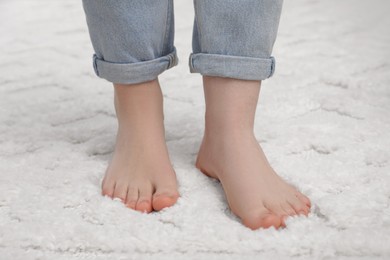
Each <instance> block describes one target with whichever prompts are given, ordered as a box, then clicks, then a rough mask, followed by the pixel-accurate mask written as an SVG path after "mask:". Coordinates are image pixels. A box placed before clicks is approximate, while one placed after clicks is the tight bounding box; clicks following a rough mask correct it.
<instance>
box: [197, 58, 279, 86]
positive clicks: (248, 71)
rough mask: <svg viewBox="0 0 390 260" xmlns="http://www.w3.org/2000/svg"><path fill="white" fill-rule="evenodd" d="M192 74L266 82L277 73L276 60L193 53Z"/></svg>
mask: <svg viewBox="0 0 390 260" xmlns="http://www.w3.org/2000/svg"><path fill="white" fill-rule="evenodd" d="M189 66H190V72H191V73H200V74H202V75H205V76H217V77H226V78H235V79H243V80H264V79H266V78H269V77H271V76H272V75H273V74H274V71H275V58H274V57H272V56H271V57H270V58H253V57H243V56H230V55H222V54H208V53H191V55H190V58H189Z"/></svg>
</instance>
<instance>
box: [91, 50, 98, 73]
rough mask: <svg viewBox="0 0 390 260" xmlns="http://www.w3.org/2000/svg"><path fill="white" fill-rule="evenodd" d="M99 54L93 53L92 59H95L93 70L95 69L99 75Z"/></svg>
mask: <svg viewBox="0 0 390 260" xmlns="http://www.w3.org/2000/svg"><path fill="white" fill-rule="evenodd" d="M97 59H98V57H97V55H96V54H93V55H92V60H93V70H94V71H95V73H96V75H97V76H99V70H98V67H97Z"/></svg>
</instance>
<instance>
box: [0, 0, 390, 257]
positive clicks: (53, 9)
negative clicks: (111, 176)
mask: <svg viewBox="0 0 390 260" xmlns="http://www.w3.org/2000/svg"><path fill="white" fill-rule="evenodd" d="M388 10H390V6H389V2H388V1H386V0H374V1H368V0H359V1H358V0H343V1H337V0H329V1H314V0H296V1H286V2H285V5H284V9H283V14H282V20H281V23H280V30H279V37H278V39H277V42H276V45H275V48H274V56H275V57H276V60H277V65H276V73H275V75H274V77H273V78H272V79H269V80H267V81H264V84H263V86H262V92H261V95H260V102H259V106H258V111H257V114H256V118H257V119H256V135H257V137H258V141H259V142H260V143H261V144H262V146H263V148H264V150H265V152H266V154H267V155H268V157H269V160H270V162H271V163H272V165H273V166H274V168H275V169H276V171H277V172H278V173H279V174H280V175H281V176H283V177H284V178H285V179H287V180H288V181H289V182H291V183H292V184H294V185H296V186H297V187H298V188H299V189H300V190H301V191H302V192H304V193H305V194H307V195H308V196H309V197H310V198H311V200H312V202H313V210H312V213H311V214H310V216H309V217H308V218H305V217H296V218H291V219H290V220H288V223H287V224H288V227H287V228H286V229H283V230H278V231H277V230H275V229H268V230H257V231H251V230H249V229H247V228H245V227H244V226H243V225H241V224H240V222H239V220H238V219H237V218H236V217H234V216H233V215H232V214H231V213H230V211H229V209H228V207H227V204H226V201H225V198H224V195H223V191H222V189H221V187H220V185H219V183H218V182H216V181H213V180H211V179H209V178H206V177H205V176H203V175H202V174H201V173H200V172H199V171H198V170H196V169H195V167H194V160H195V156H196V153H197V151H198V148H199V145H200V141H201V138H202V131H203V124H204V121H203V113H204V99H203V89H202V85H201V77H200V76H199V75H194V74H190V73H189V69H188V66H187V59H188V54H189V53H190V52H191V30H192V22H193V8H192V1H189V0H186V1H184V0H180V1H175V11H176V41H175V44H176V47H177V49H178V51H179V59H180V65H179V66H178V67H175V68H173V69H171V70H169V71H167V72H166V73H164V74H163V75H162V76H161V83H162V86H163V93H164V96H165V103H164V106H165V118H166V119H165V122H166V131H167V132H166V138H167V142H168V146H169V152H170V156H171V159H172V163H173V165H174V168H175V170H176V172H177V175H178V180H179V184H180V193H181V198H180V199H179V201H178V203H177V205H175V206H174V207H172V208H169V209H166V210H163V211H162V212H159V213H153V214H150V215H147V214H141V213H138V212H135V211H132V210H129V209H127V208H126V207H125V206H123V205H122V204H121V203H120V202H117V201H111V200H110V199H107V198H104V197H102V196H101V195H100V182H101V179H102V176H103V173H104V171H105V167H106V164H107V161H108V160H109V158H110V156H111V152H112V150H113V145H114V138H115V131H116V126H117V125H116V119H115V113H114V108H113V101H112V98H113V91H112V86H111V85H110V84H109V83H108V82H106V81H104V80H101V79H99V78H97V77H96V76H95V75H94V73H93V69H92V64H91V56H92V47H91V43H90V41H89V36H88V32H87V28H86V24H85V17H84V13H83V10H82V6H81V1H76V0H72V1H59V0H57V1H54V0H52V1H45V0H39V1H38V0H37V1H23V0H3V1H1V2H0V35H1V37H0V50H1V52H0V92H1V93H0V259H81V258H83V259H181V258H185V259H284V258H295V259H333V258H339V259H355V258H359V259H379V258H383V259H385V258H386V259H389V258H390V243H389V241H390V208H389V204H390V188H389V187H390V174H389V171H390V148H389V147H390V112H389V111H390V50H389V44H390V31H389V29H388V28H390V17H389V15H388ZM238 174H239V173H238Z"/></svg>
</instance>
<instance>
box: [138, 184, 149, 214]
mask: <svg viewBox="0 0 390 260" xmlns="http://www.w3.org/2000/svg"><path fill="white" fill-rule="evenodd" d="M152 194H153V188H152V185H144V186H143V187H140V188H139V198H138V201H137V204H136V206H135V209H136V210H138V211H140V212H146V213H150V212H151V211H152Z"/></svg>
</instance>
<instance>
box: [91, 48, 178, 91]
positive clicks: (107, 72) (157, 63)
mask: <svg viewBox="0 0 390 260" xmlns="http://www.w3.org/2000/svg"><path fill="white" fill-rule="evenodd" d="M178 62H179V59H178V57H177V53H176V49H175V48H173V51H172V52H171V53H169V54H168V55H165V56H162V57H159V58H156V59H153V60H148V61H140V62H136V63H116V62H109V61H105V60H104V59H101V58H99V57H98V56H97V55H96V54H94V55H93V68H94V71H95V73H96V75H97V76H98V77H100V78H103V79H106V80H108V81H110V82H112V83H122V84H136V83H142V82H146V81H150V80H154V79H156V78H157V77H158V75H160V74H161V73H163V72H164V71H165V70H167V69H170V68H172V67H174V66H176V65H177V64H178Z"/></svg>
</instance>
